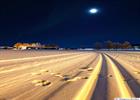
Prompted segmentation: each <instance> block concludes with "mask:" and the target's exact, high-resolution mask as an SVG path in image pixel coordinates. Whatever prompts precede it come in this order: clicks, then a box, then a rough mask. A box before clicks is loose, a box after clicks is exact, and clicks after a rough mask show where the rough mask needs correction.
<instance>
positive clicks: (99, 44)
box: [95, 42, 102, 50]
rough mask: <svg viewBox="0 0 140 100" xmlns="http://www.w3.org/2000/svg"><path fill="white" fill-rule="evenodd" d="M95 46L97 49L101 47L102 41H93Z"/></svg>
mask: <svg viewBox="0 0 140 100" xmlns="http://www.w3.org/2000/svg"><path fill="white" fill-rule="evenodd" d="M95 48H96V49H97V50H99V49H101V48H102V43H100V42H96V43H95Z"/></svg>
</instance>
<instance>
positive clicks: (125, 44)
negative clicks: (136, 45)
mask: <svg viewBox="0 0 140 100" xmlns="http://www.w3.org/2000/svg"><path fill="white" fill-rule="evenodd" d="M122 48H123V49H130V48H132V46H131V44H130V42H128V41H125V42H124V43H123V44H122Z"/></svg>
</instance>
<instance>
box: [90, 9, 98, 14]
mask: <svg viewBox="0 0 140 100" xmlns="http://www.w3.org/2000/svg"><path fill="white" fill-rule="evenodd" d="M97 12H98V9H96V8H92V9H90V10H89V13H91V14H95V13H97Z"/></svg>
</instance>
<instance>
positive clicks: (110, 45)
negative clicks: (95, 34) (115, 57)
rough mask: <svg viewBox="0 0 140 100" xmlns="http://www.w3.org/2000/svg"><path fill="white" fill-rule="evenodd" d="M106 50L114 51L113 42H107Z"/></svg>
mask: <svg viewBox="0 0 140 100" xmlns="http://www.w3.org/2000/svg"><path fill="white" fill-rule="evenodd" d="M106 48H107V49H113V42H112V41H110V40H108V41H106Z"/></svg>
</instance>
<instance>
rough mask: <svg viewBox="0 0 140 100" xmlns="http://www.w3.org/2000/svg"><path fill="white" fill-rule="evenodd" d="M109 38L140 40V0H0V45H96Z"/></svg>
mask: <svg viewBox="0 0 140 100" xmlns="http://www.w3.org/2000/svg"><path fill="white" fill-rule="evenodd" d="M90 8H97V9H98V10H99V12H98V13H96V14H90V13H89V12H88V10H89V9H90ZM107 40H112V41H114V42H123V41H129V42H131V43H140V0H44V1H41V0H38V1H35V0H32V1H31V0H27V1H26V0H0V45H13V44H14V43H16V42H40V43H42V44H50V43H51V44H58V45H59V46H60V47H93V45H94V43H95V42H104V41H107Z"/></svg>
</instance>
